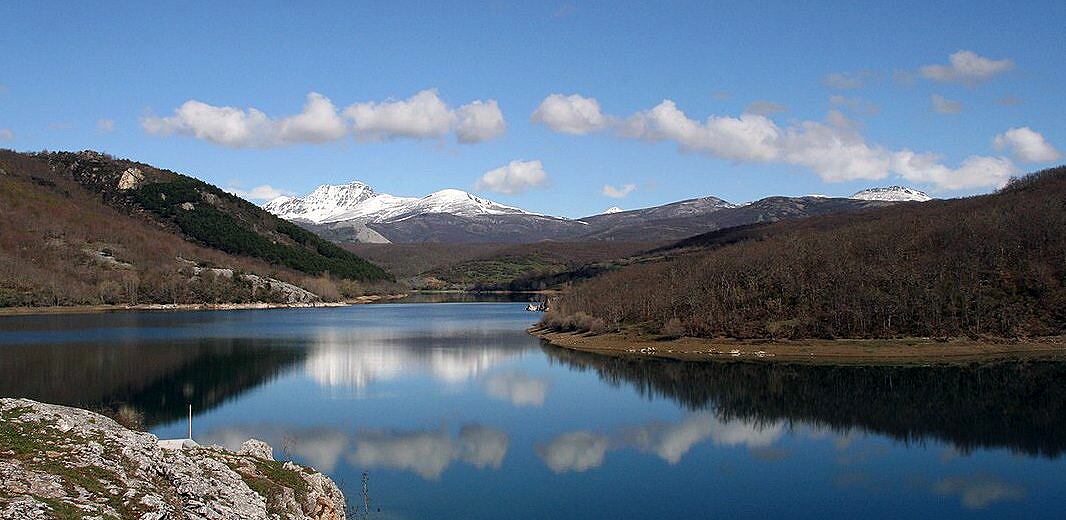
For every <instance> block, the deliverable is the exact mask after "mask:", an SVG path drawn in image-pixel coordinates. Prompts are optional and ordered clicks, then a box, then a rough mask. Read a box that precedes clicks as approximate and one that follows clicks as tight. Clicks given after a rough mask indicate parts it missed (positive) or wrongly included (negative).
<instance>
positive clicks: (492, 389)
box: [485, 372, 548, 406]
mask: <svg viewBox="0 0 1066 520" xmlns="http://www.w3.org/2000/svg"><path fill="white" fill-rule="evenodd" d="M485 391H486V392H488V394H489V396H491V397H494V398H496V399H502V400H504V401H509V402H510V403H511V404H513V405H515V406H543V405H544V399H545V398H546V397H547V395H548V382H547V381H545V380H543V379H538V378H535V377H530V376H527V375H525V374H520V373H517V372H508V373H504V374H497V375H495V376H492V377H491V378H490V379H489V380H488V381H486V382H485Z"/></svg>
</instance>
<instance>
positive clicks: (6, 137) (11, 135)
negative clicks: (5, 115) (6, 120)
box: [0, 128, 15, 141]
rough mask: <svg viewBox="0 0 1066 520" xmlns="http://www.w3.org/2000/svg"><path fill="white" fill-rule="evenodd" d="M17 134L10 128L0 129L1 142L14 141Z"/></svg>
mask: <svg viewBox="0 0 1066 520" xmlns="http://www.w3.org/2000/svg"><path fill="white" fill-rule="evenodd" d="M14 140H15V132H12V131H11V129H10V128H0V141H14Z"/></svg>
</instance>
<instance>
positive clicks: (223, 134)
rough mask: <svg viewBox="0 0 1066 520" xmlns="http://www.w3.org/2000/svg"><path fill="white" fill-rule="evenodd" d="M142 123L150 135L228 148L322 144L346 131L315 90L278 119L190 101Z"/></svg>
mask: <svg viewBox="0 0 1066 520" xmlns="http://www.w3.org/2000/svg"><path fill="white" fill-rule="evenodd" d="M141 126H142V127H143V128H144V129H145V130H146V131H147V132H148V133H151V134H157V135H171V134H180V135H188V136H192V137H195V138H197V139H203V140H205V141H210V142H213V143H215V144H220V145H223V146H228V147H231V148H270V147H275V146H283V145H289V144H295V143H322V142H327V141H332V140H336V139H339V138H341V137H342V136H344V133H345V126H344V121H343V120H341V118H340V116H338V115H337V110H336V108H335V107H334V106H333V103H332V102H331V101H330V100H329V99H328V98H326V97H325V96H323V95H321V94H318V93H316V92H311V93H310V94H308V95H307V102H306V103H305V104H304V107H303V111H301V112H300V113H299V114H296V115H294V116H289V117H285V118H281V119H272V118H270V117H269V116H267V115H266V114H264V113H263V112H262V111H260V110H257V109H255V108H248V109H247V110H242V109H239V108H234V107H216V106H212V105H208V104H207V103H203V102H200V101H196V100H189V101H186V102H185V103H183V104H182V105H181V106H180V107H178V108H177V109H176V110H174V115H172V116H170V117H163V118H160V117H154V116H148V117H144V118H142V119H141Z"/></svg>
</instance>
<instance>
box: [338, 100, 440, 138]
mask: <svg viewBox="0 0 1066 520" xmlns="http://www.w3.org/2000/svg"><path fill="white" fill-rule="evenodd" d="M344 116H345V117H347V118H348V119H351V120H352V122H353V127H354V128H355V132H356V135H357V136H359V137H361V138H364V139H392V138H396V137H410V138H414V139H426V138H439V137H442V136H444V134H446V133H448V130H450V129H451V127H452V123H453V122H454V120H455V114H454V113H453V112H452V111H451V110H449V109H448V105H446V104H445V103H444V101H442V100H441V99H440V97H439V96H437V91H435V90H423V91H421V92H419V93H417V94H415V95H413V96H411V97H410V98H408V99H405V100H401V101H385V102H381V103H377V102H369V103H356V104H354V105H352V106H350V107H348V108H347V109H345V110H344Z"/></svg>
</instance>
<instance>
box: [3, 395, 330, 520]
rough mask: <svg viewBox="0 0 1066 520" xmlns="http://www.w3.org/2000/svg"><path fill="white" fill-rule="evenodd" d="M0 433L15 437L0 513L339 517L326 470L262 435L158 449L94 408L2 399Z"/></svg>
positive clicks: (13, 516)
mask: <svg viewBox="0 0 1066 520" xmlns="http://www.w3.org/2000/svg"><path fill="white" fill-rule="evenodd" d="M60 426H62V427H63V428H65V429H66V431H65V432H64V431H61V428H60ZM0 439H14V440H15V441H16V442H12V443H10V444H11V447H10V449H7V450H5V451H3V452H0V518H5V519H7V518H11V519H30V518H50V517H51V518H55V517H64V518H65V517H74V518H81V517H85V518H101V517H103V518H110V517H114V518H148V519H163V518H198V519H220V520H221V519H229V518H242V519H244V518H247V519H263V520H266V519H291V520H302V519H313V520H343V519H344V518H345V501H344V495H343V494H342V493H341V491H340V489H339V488H337V486H336V484H334V483H333V481H332V480H330V479H329V477H326V476H325V475H322V474H321V473H317V472H315V471H313V470H311V469H309V468H304V467H302V466H299V465H296V464H293V463H291V462H286V463H281V462H275V461H274V460H273V457H272V455H273V450H272V449H271V448H270V446H269V445H267V444H266V443H264V442H262V441H256V440H253V441H248V442H246V443H245V444H244V446H242V448H241V451H240V452H237V453H234V452H232V451H228V450H226V449H224V448H221V447H217V446H211V447H186V448H183V449H179V450H165V449H163V448H161V447H160V446H159V445H158V439H157V438H156V437H155V436H154V435H151V434H148V433H141V432H135V431H131V430H128V429H126V428H124V427H122V426H121V425H119V424H118V423H116V422H115V421H113V420H111V419H109V418H107V417H104V416H102V415H98V414H95V413H92V412H88V411H86V410H80V409H77V408H69V407H65V406H56V405H49V404H43V403H38V402H35V401H31V400H28V399H6V398H5V399H0ZM41 454H46V455H47V457H41V456H40V455H41ZM294 482H296V483H298V484H296V485H294V484H293V483H294Z"/></svg>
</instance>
